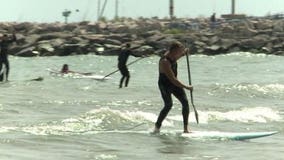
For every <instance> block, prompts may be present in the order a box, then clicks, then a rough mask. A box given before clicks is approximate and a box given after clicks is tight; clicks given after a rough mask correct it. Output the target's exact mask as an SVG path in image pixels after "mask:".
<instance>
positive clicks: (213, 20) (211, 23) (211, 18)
mask: <svg viewBox="0 0 284 160" xmlns="http://www.w3.org/2000/svg"><path fill="white" fill-rule="evenodd" d="M215 27H216V13H213V14H212V15H211V17H210V28H211V29H215Z"/></svg>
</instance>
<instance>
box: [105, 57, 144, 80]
mask: <svg viewBox="0 0 284 160" xmlns="http://www.w3.org/2000/svg"><path fill="white" fill-rule="evenodd" d="M143 58H144V57H140V58H138V59H136V60H134V61H133V62H130V63H128V64H127V65H126V66H130V65H131V64H133V63H136V62H137V61H139V60H141V59H143ZM118 71H119V69H117V70H115V71H113V72H111V73H109V74H107V75H106V76H104V78H103V79H105V78H106V77H108V76H110V75H112V74H114V73H116V72H118Z"/></svg>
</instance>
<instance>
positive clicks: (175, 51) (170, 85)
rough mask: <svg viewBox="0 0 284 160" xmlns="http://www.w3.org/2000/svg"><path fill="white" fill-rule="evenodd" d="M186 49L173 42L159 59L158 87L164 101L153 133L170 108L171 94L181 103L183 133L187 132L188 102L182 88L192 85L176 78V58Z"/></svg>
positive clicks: (182, 54)
mask: <svg viewBox="0 0 284 160" xmlns="http://www.w3.org/2000/svg"><path fill="white" fill-rule="evenodd" d="M187 51H188V49H185V48H184V46H183V45H182V44H181V43H180V42H178V41H177V42H173V43H172V44H171V46H170V48H169V50H168V51H167V52H166V53H165V54H164V55H163V56H162V57H161V59H160V61H159V81H158V85H159V89H160V92H161V95H162V98H163V101H164V108H163V109H162V110H161V112H160V114H159V117H158V119H157V121H156V123H155V129H154V133H159V132H160V128H161V126H162V122H163V120H164V119H165V118H166V116H167V114H168V113H169V111H170V110H171V108H172V105H173V101H172V94H173V95H174V96H175V97H176V98H177V99H178V100H179V101H180V103H181V104H182V116H183V125H184V133H189V132H190V130H189V128H188V116H189V104H188V100H187V96H186V94H185V91H184V88H185V89H187V90H192V89H193V87H192V86H188V85H185V84H183V83H182V82H180V81H179V80H178V79H177V60H178V59H179V58H181V57H182V56H184V55H185V54H186V53H187Z"/></svg>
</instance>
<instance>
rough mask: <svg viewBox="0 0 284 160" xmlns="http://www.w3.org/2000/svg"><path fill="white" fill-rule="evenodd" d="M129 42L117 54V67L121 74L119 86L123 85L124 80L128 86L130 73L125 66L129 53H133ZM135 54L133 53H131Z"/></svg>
mask: <svg viewBox="0 0 284 160" xmlns="http://www.w3.org/2000/svg"><path fill="white" fill-rule="evenodd" d="M130 47H131V46H130V43H127V44H126V46H125V48H123V49H122V51H121V52H120V54H119V55H118V65H117V66H118V69H119V71H120V73H121V75H122V77H121V79H120V83H119V88H122V86H123V82H124V80H125V84H124V85H125V87H127V86H128V82H129V78H130V74H129V71H128V68H127V65H126V63H127V60H128V57H129V56H130V55H133V53H132V51H131V49H130ZM133 56H135V55H133Z"/></svg>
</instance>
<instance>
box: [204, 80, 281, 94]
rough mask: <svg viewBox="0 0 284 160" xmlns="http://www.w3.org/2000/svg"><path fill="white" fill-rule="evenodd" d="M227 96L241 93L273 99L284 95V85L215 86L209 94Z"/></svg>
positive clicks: (247, 84) (246, 84)
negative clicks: (223, 94) (224, 94)
mask: <svg viewBox="0 0 284 160" xmlns="http://www.w3.org/2000/svg"><path fill="white" fill-rule="evenodd" d="M223 92H225V93H226V94H229V93H239V94H245V95H249V96H251V97H254V96H257V95H266V96H272V97H279V96H281V95H283V93H284V84H265V85H259V84H250V83H240V84H233V85H225V84H218V83H217V84H215V87H213V89H212V90H211V91H210V92H209V93H208V94H210V95H216V94H218V93H223Z"/></svg>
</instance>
